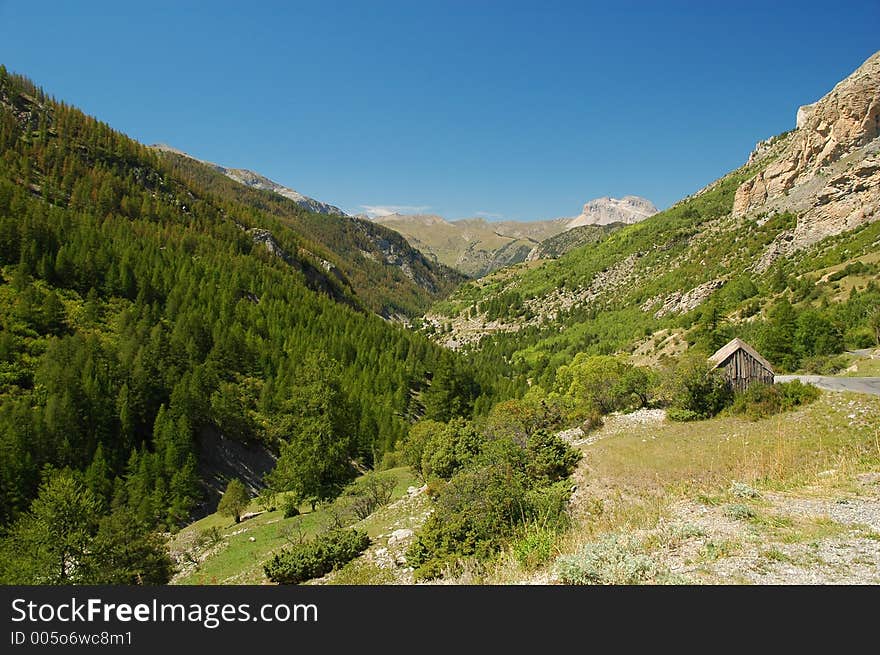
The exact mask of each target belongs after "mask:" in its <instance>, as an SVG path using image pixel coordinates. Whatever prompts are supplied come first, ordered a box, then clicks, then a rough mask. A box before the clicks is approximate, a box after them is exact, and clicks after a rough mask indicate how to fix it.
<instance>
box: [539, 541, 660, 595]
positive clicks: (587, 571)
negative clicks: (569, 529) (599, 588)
mask: <svg viewBox="0 0 880 655" xmlns="http://www.w3.org/2000/svg"><path fill="white" fill-rule="evenodd" d="M637 550H638V547H637V544H636V543H635V541H633V540H632V539H625V538H622V537H617V536H615V535H611V536H607V537H605V538H603V539H602V540H601V541H598V542H596V543H592V544H586V545H585V546H583V547H581V549H580V551H578V553H577V554H575V555H567V556H564V557H560V558H558V559H557V560H556V567H555V568H556V572H557V574H558V575H559V578H560V580H561V581H562V582H563V583H564V584H574V585H599V584H601V585H624V584H645V583H646V582H650V581H652V580H655V579H656V578H658V577H660V576H661V575H662V574H663V572H662V571H660V570H659V569H658V568H657V567H656V565H655V564H654V562H653V561H652V560H651V558H650V557H648V556H647V555H644V554H641V553H638V552H637Z"/></svg>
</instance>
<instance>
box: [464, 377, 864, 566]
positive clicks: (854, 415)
mask: <svg viewBox="0 0 880 655" xmlns="http://www.w3.org/2000/svg"><path fill="white" fill-rule="evenodd" d="M585 454H586V457H585V459H584V462H583V464H582V467H581V470H580V471H579V473H578V479H577V482H578V490H577V492H576V494H575V498H574V501H573V502H574V510H575V512H574V513H575V521H574V525H573V526H572V529H571V530H569V531H568V532H567V533H566V534H564V535H562V536H561V537H560V538H559V541H558V542H557V547H556V550H557V551H558V552H560V553H564V554H571V553H577V552H578V551H579V550H580V549H581V548H582V547H583V546H584V545H585V544H591V543H595V542H597V541H601V540H603V539H605V538H606V537H608V536H611V535H628V536H635V541H634V542H633V543H636V544H637V545H638V549H637V550H638V551H639V552H641V553H648V554H650V553H655V554H656V553H661V552H669V551H670V550H673V551H674V550H675V549H676V548H677V547H678V546H680V545H681V544H682V543H684V542H686V541H688V540H690V541H691V543H692V545H693V544H697V543H698V544H699V550H698V551H696V552H695V553H693V555H692V556H691V561H692V562H695V563H696V564H697V565H700V563H703V564H705V565H706V566H710V565H711V564H712V563H713V562H716V561H718V560H722V559H724V558H729V557H731V556H734V557H735V556H737V554H738V553H740V552H741V551H743V549H745V550H746V551H749V552H751V551H753V550H754V548H756V545H755V544H756V543H763V542H767V543H769V542H778V543H782V544H786V543H787V544H793V543H803V542H805V541H806V542H809V541H813V540H820V539H823V538H827V537H832V536H834V535H839V534H842V533H843V532H845V530H846V528H844V527H843V526H841V525H840V524H838V523H835V522H833V521H830V520H825V519H814V518H810V519H796V518H795V519H793V518H791V517H788V516H782V515H778V514H777V513H775V512H774V511H773V510H772V507H771V503H770V502H768V501H766V500H764V499H763V498H762V497H761V496H760V495H756V496H755V497H744V495H743V493H742V491H741V490H742V489H743V488H746V489H748V488H754V489H756V490H757V491H759V492H771V491H772V492H777V491H794V490H796V491H797V493H798V494H799V495H805V496H810V495H815V496H817V497H829V496H832V497H833V496H836V495H839V494H841V493H844V492H846V491H849V490H851V489H852V485H853V478H854V475H855V474H856V473H860V472H864V471H880V398H874V397H868V396H861V395H856V394H833V393H826V394H823V396H822V397H821V398H820V399H819V400H817V401H816V402H815V403H813V404H812V405H810V406H807V407H805V408H802V409H800V410H798V411H796V412H789V413H785V414H781V415H777V416H773V417H770V418H768V419H763V420H760V421H749V420H747V419H743V418H739V417H719V418H715V419H712V420H709V421H700V422H695V423H679V424H677V423H663V424H660V425H642V426H634V427H633V428H632V429H631V430H630V431H629V432H627V433H623V434H614V435H609V436H608V437H607V438H604V439H600V440H599V441H597V442H595V443H594V444H592V445H590V446H587V447H586V448H585ZM735 483H739V484H735ZM745 485H747V486H745ZM681 503H685V504H689V505H697V506H700V505H701V506H705V507H706V508H707V509H709V510H710V511H711V512H712V513H714V514H716V515H721V516H722V517H724V520H727V521H729V522H731V523H734V524H738V525H739V526H740V527H739V529H738V532H736V533H731V534H730V535H729V536H725V535H721V536H718V535H716V536H714V537H711V538H709V537H707V536H705V535H702V536H701V537H699V538H697V537H696V535H699V534H700V528H699V527H696V526H695V527H694V529H693V534H690V533H688V534H684V533H683V532H681V528H680V526H678V527H674V528H672V531H670V528H669V523H668V520H669V519H670V517H672V516H673V514H674V513H675V511H676V509H677V508H679V507H680V506H681ZM730 508H734V509H730ZM743 508H744V509H743ZM727 510H729V511H727ZM734 510H736V511H734ZM677 520H680V517H679V518H678V519H677ZM743 540H745V541H743ZM752 542H755V543H752ZM766 548H767V546H765V549H766ZM773 548H775V546H774V547H770V550H768V551H767V552H768V553H770V556H768V559H770V560H772V559H773V557H772V555H773V554H774V552H775V551H773ZM551 571H552V568H551V567H550V566H547V567H545V568H544V569H543V570H539V571H538V573H530V572H529V571H527V570H524V569H523V567H520V566H518V565H517V562H516V561H515V558H513V557H506V558H503V559H502V561H501V562H499V563H498V564H497V565H495V568H494V569H493V570H491V571H487V572H486V575H485V576H483V577H482V578H481V580H482V581H484V582H492V583H511V582H522V581H524V580H531V581H545V582H546V581H549V580H551V579H552V572H551Z"/></svg>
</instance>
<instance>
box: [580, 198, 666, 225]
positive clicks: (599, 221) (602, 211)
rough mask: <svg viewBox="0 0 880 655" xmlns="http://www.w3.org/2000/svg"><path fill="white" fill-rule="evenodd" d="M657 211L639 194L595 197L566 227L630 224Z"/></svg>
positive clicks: (652, 204)
mask: <svg viewBox="0 0 880 655" xmlns="http://www.w3.org/2000/svg"><path fill="white" fill-rule="evenodd" d="M656 213H657V208H656V207H655V206H654V203H652V202H651V201H650V200H646V199H645V198H640V197H639V196H624V197H623V198H619V199H618V198H596V199H595V200H590V201H589V202H588V203H586V204H585V205H584V209H583V211H582V212H581V214H580V216H577V217H575V218H574V219H572V220H571V222H570V223H569V224H568V225H567V226H566V229H569V230H570V229H571V228H574V227H580V226H582V225H610V224H611V223H624V224H626V225H630V224H632V223H638V222H639V221H643V220H645V219H646V218H648V217H649V216H653V215H654V214H656Z"/></svg>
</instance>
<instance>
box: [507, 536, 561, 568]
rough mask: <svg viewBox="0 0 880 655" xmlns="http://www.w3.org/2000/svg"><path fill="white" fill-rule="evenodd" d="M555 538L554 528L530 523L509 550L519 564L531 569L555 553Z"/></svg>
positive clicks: (548, 559) (546, 560)
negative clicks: (549, 528) (550, 528)
mask: <svg viewBox="0 0 880 655" xmlns="http://www.w3.org/2000/svg"><path fill="white" fill-rule="evenodd" d="M556 539H557V533H556V531H555V530H548V529H546V528H541V527H537V526H534V525H531V526H529V528H528V529H527V530H525V531H524V532H523V534H522V535H521V536H519V537H518V538H517V539H515V540H514V541H513V543H512V544H511V547H510V551H511V553H512V554H513V556H514V558H515V559H516V561H517V562H519V564H520V566H522V567H523V568H524V569H526V570H527V571H533V570H535V569H536V568H538V567H539V566H541V565H542V564H544V563H545V562H548V561H550V558H551V557H553V555H554V553H556Z"/></svg>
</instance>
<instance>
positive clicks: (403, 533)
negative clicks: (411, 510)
mask: <svg viewBox="0 0 880 655" xmlns="http://www.w3.org/2000/svg"><path fill="white" fill-rule="evenodd" d="M412 536H413V531H412V530H410V529H409V528H400V529H399V530H395V531H394V532H392V533H391V536H390V537H388V545H389V546H393V545H394V544H398V543H400V542H402V541H406V540H408V539H411V538H412Z"/></svg>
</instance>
